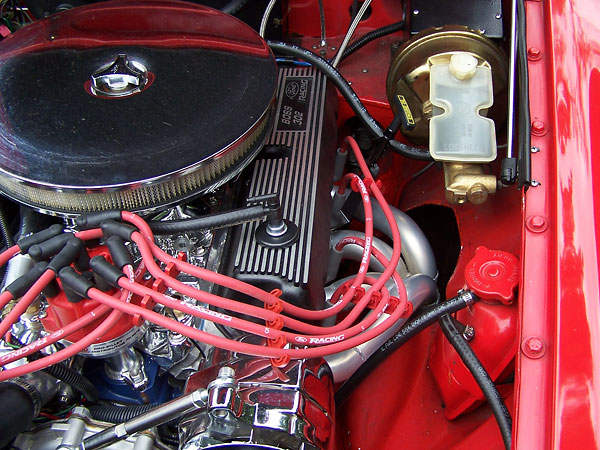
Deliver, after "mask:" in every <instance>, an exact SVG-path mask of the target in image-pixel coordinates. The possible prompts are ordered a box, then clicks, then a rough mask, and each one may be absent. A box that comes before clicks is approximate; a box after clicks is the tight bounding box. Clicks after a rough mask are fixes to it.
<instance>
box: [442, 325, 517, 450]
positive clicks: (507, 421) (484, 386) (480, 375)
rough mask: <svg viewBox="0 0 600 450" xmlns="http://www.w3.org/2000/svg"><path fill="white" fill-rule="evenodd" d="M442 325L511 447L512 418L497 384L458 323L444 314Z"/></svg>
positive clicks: (505, 444) (507, 445) (447, 337)
mask: <svg viewBox="0 0 600 450" xmlns="http://www.w3.org/2000/svg"><path fill="white" fill-rule="evenodd" d="M439 324H440V327H441V328H442V331H443V332H444V335H445V336H446V339H448V342H450V344H451V345H452V347H454V350H456V353H458V356H460V359H461V360H462V362H463V363H464V364H465V366H467V369H469V372H471V375H473V378H474V379H475V381H476V382H477V384H478V385H479V387H480V389H481V392H483V396H484V397H485V399H486V400H487V402H488V403H489V405H490V407H491V408H492V413H493V414H494V417H495V418H496V421H497V422H498V427H499V428H500V433H501V434H502V440H503V441H504V447H506V449H510V445H511V439H512V438H511V435H512V418H511V417H510V413H509V412H508V408H506V404H505V403H504V400H503V399H502V397H501V396H500V393H499V392H498V389H496V385H495V384H494V382H493V381H492V379H491V378H490V376H489V375H488V373H487V372H486V370H485V368H484V367H483V365H482V364H481V361H479V358H477V355H476V354H475V352H473V349H471V347H470V346H469V344H467V342H466V341H465V339H464V338H463V336H462V333H461V332H460V331H459V330H458V328H456V325H455V324H454V322H453V321H452V318H451V317H450V316H449V315H444V316H442V317H440V319H439Z"/></svg>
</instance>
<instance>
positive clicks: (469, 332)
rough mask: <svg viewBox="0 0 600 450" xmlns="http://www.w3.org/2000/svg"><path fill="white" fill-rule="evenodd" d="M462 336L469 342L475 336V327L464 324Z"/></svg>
mask: <svg viewBox="0 0 600 450" xmlns="http://www.w3.org/2000/svg"><path fill="white" fill-rule="evenodd" d="M462 336H463V338H464V339H465V341H467V342H471V341H472V340H473V338H474V337H475V328H473V327H472V326H471V325H465V329H464V331H463V334H462Z"/></svg>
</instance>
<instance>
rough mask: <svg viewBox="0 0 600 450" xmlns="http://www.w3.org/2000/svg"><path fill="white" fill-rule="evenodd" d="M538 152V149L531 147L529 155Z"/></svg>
mask: <svg viewBox="0 0 600 450" xmlns="http://www.w3.org/2000/svg"><path fill="white" fill-rule="evenodd" d="M539 152H540V148H539V147H536V146H533V147H531V153H539Z"/></svg>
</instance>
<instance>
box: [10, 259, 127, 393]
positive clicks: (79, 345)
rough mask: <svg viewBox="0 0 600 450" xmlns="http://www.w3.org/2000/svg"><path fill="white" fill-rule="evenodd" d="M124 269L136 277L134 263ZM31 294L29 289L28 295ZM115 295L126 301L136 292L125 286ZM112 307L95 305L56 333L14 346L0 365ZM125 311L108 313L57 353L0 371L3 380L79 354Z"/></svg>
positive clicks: (77, 327) (25, 354) (94, 318)
mask: <svg viewBox="0 0 600 450" xmlns="http://www.w3.org/2000/svg"><path fill="white" fill-rule="evenodd" d="M123 271H124V272H125V273H126V274H127V275H128V278H129V279H131V280H133V277H134V272H133V268H132V267H131V266H125V267H124V268H123ZM40 279H41V278H40ZM34 286H35V285H34ZM31 290H33V286H32V288H31V289H30V291H31ZM28 294H29V291H28V292H27V294H25V295H28ZM38 295H39V294H38ZM115 295H118V296H119V298H120V301H122V302H129V301H130V300H131V296H132V294H131V292H129V291H126V290H122V291H121V292H119V293H117V294H115ZM110 310H111V308H110V307H108V306H105V305H100V306H98V307H96V308H94V309H93V310H92V311H90V312H88V313H87V314H85V315H83V316H81V317H80V318H79V319H77V320H74V321H73V322H71V323H70V324H68V325H66V326H65V327H63V328H61V329H59V330H57V331H55V332H54V333H52V334H50V335H48V336H45V337H42V338H40V339H38V340H37V341H35V342H32V343H31V344H29V345H26V346H24V347H21V348H20V349H17V350H13V351H12V352H9V353H7V354H5V355H2V356H0V366H5V365H6V364H9V363H11V362H14V361H16V360H19V359H21V358H24V357H25V356H28V355H30V354H32V353H35V352H36V351H38V350H41V349H42V348H45V347H47V346H49V345H51V344H53V343H55V342H57V341H58V340H60V339H64V338H66V337H67V336H69V335H71V334H73V333H74V332H75V331H77V330H79V329H80V328H81V327H82V326H85V325H87V324H89V323H92V322H94V321H95V320H98V319H100V318H102V316H104V315H105V314H106V313H108V311H110ZM122 315H123V314H122V313H121V312H119V311H115V310H113V311H112V312H111V313H110V314H109V315H108V317H107V318H106V319H105V320H104V321H103V322H102V323H101V324H100V325H99V326H98V327H97V328H95V329H94V330H93V331H92V332H91V333H89V334H88V335H87V336H85V337H84V338H82V339H80V340H79V341H77V342H75V343H73V344H71V345H69V346H68V347H66V348H64V349H62V350H60V351H58V352H56V353H51V354H50V355H47V356H45V357H43V358H41V359H38V360H36V361H32V362H28V363H26V364H23V365H21V366H18V367H16V368H14V369H8V370H3V371H0V381H5V380H8V379H10V378H13V377H18V376H21V375H24V374H26V373H31V372H35V371H36V370H41V369H44V368H46V367H48V366H51V365H53V364H58V363H59V362H62V361H64V360H65V359H68V358H70V357H72V356H75V355H76V354H77V353H79V352H81V351H83V350H85V349H86V348H87V347H88V346H90V345H91V344H93V343H94V342H96V341H97V340H98V339H100V338H101V337H102V336H104V335H105V334H106V333H108V331H110V329H111V328H112V327H113V326H114V325H115V324H116V323H117V322H118V321H119V319H120V318H121V316H122Z"/></svg>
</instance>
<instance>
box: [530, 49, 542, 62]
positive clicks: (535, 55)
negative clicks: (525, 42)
mask: <svg viewBox="0 0 600 450" xmlns="http://www.w3.org/2000/svg"><path fill="white" fill-rule="evenodd" d="M541 57H542V51H541V50H540V49H539V48H537V47H529V48H528V49H527V58H528V59H529V60H531V61H537V60H539V59H541Z"/></svg>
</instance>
